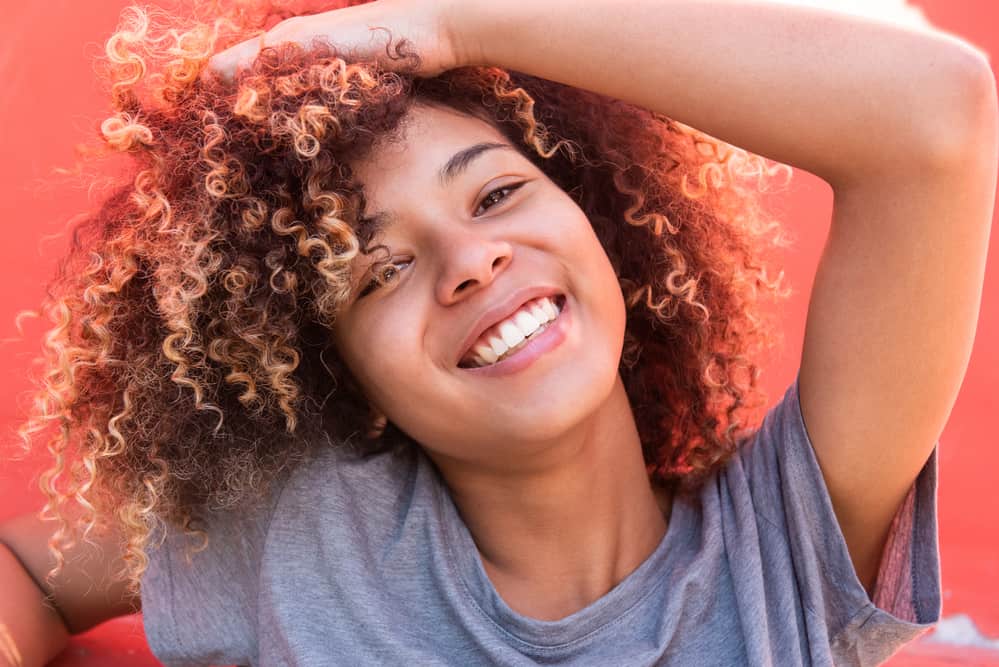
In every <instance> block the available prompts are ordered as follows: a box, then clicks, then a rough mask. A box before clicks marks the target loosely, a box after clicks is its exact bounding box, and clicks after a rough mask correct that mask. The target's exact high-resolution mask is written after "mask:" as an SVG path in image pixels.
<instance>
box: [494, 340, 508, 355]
mask: <svg viewBox="0 0 999 667" xmlns="http://www.w3.org/2000/svg"><path fill="white" fill-rule="evenodd" d="M489 345H490V346H491V347H492V349H493V353H494V354H495V355H496V356H500V355H501V354H503V353H504V352H506V351H507V350H509V349H510V346H509V345H507V344H506V343H504V342H503V339H502V338H500V337H499V336H490V337H489Z"/></svg>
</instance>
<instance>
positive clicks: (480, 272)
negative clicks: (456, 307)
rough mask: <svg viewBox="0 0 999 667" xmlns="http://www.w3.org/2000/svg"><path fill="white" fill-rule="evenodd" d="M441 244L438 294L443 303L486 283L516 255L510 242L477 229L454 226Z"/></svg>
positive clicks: (470, 293) (465, 294)
mask: <svg viewBox="0 0 999 667" xmlns="http://www.w3.org/2000/svg"><path fill="white" fill-rule="evenodd" d="M441 246H442V247H441V255H440V256H441V262H442V263H443V270H442V271H441V275H440V280H439V281H438V283H437V291H438V294H437V298H438V300H439V301H440V303H442V304H444V305H450V304H452V303H454V302H456V301H460V300H461V299H465V298H468V297H469V296H471V295H472V294H474V293H476V292H478V291H479V290H480V289H483V288H484V287H487V286H488V285H489V284H491V283H492V282H493V280H495V279H496V276H498V275H499V274H500V273H502V272H503V270H504V269H505V268H506V266H507V264H509V263H510V260H511V259H512V258H513V247H512V246H511V245H510V244H509V243H508V242H506V241H502V240H500V239H494V238H488V237H486V236H484V235H483V234H482V232H481V231H480V230H475V229H471V230H469V229H460V228H459V229H458V230H454V229H452V230H451V232H450V234H448V237H447V238H446V239H444V240H442V241H441Z"/></svg>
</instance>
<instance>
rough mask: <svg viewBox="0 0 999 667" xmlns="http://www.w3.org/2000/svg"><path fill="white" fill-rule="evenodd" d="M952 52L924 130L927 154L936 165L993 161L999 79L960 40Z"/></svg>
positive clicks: (984, 60)
mask: <svg viewBox="0 0 999 667" xmlns="http://www.w3.org/2000/svg"><path fill="white" fill-rule="evenodd" d="M955 41H956V42H957V46H955V47H954V48H952V49H950V51H951V53H954V54H955V57H953V58H949V59H948V60H947V63H948V64H947V66H946V67H944V68H943V69H944V71H945V72H946V76H944V77H941V79H942V80H943V82H942V83H941V84H940V85H939V86H938V90H939V93H938V94H937V104H935V105H933V108H935V109H936V112H935V114H934V117H933V118H931V120H930V125H931V126H930V128H929V129H927V130H925V131H924V133H923V135H924V136H925V137H926V140H927V141H926V144H927V147H926V150H925V154H927V155H929V156H930V157H931V159H932V161H933V163H934V164H940V165H948V166H949V165H954V164H955V163H967V162H968V161H969V160H972V161H976V162H977V161H980V160H982V159H984V160H993V159H994V156H995V153H996V146H995V143H996V136H997V123H999V103H997V99H996V79H995V74H994V73H993V71H992V67H991V65H990V64H989V60H988V56H986V55H985V54H984V53H983V52H981V51H979V50H978V49H977V48H975V47H974V46H971V45H969V44H967V43H965V42H962V41H960V40H956V39H955Z"/></svg>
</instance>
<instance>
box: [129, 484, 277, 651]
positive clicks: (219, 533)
mask: <svg viewBox="0 0 999 667" xmlns="http://www.w3.org/2000/svg"><path fill="white" fill-rule="evenodd" d="M274 502H275V500H274V498H268V499H267V500H265V501H262V502H261V503H260V504H259V505H258V506H256V507H254V508H252V509H247V508H243V509H238V510H227V511H216V512H211V513H207V514H202V515H201V519H202V522H199V524H198V525H197V527H198V528H202V529H204V530H206V531H207V532H208V534H209V541H208V546H207V547H206V548H205V549H204V550H202V551H199V552H197V553H193V554H191V556H190V559H191V562H190V564H189V563H188V562H187V559H186V558H185V552H186V551H190V550H192V549H193V548H196V547H197V546H200V544H201V541H200V540H199V539H198V538H197V537H191V538H189V537H187V536H186V535H185V534H184V532H183V530H181V529H179V528H175V527H173V526H169V527H166V528H160V529H158V530H157V532H154V538H155V539H154V540H153V541H152V542H151V544H152V545H153V546H151V547H150V548H149V549H147V556H148V558H149V562H148V566H147V569H146V572H145V573H144V575H143V578H142V585H141V589H140V590H141V596H142V622H143V627H144V629H145V633H146V639H147V641H148V643H149V648H150V650H151V651H152V653H153V655H155V656H156V657H157V658H158V659H159V660H160V661H161V662H162V663H163V664H164V665H166V666H167V667H181V666H184V667H186V666H188V665H233V664H238V665H248V664H251V663H252V662H254V661H255V660H256V650H257V642H256V608H257V587H258V586H257V584H258V580H259V572H260V559H261V554H262V552H263V548H264V541H265V538H266V535H267V530H268V526H269V523H270V518H271V516H272V514H273V506H274ZM159 531H163V532H159ZM164 532H165V534H166V538H165V540H164V541H163V542H162V544H160V545H159V546H156V545H157V544H158V538H159V536H160V535H162V534H163V533H164Z"/></svg>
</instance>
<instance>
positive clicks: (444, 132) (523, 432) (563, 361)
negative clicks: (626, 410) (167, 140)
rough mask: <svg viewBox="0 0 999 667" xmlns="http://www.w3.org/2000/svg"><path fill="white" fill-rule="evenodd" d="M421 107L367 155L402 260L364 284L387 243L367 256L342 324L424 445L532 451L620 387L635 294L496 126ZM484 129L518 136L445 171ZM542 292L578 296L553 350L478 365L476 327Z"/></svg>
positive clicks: (584, 223) (351, 350) (511, 459)
mask: <svg viewBox="0 0 999 667" xmlns="http://www.w3.org/2000/svg"><path fill="white" fill-rule="evenodd" d="M410 120H411V122H410V123H409V124H408V125H407V126H406V128H405V130H404V135H403V143H402V144H401V145H393V146H384V147H379V148H377V150H376V151H375V152H374V153H373V154H372V155H371V156H369V157H368V158H366V159H365V160H364V161H363V162H361V163H359V164H355V165H352V167H353V171H354V175H355V177H356V178H357V180H358V181H359V182H360V183H361V184H362V185H363V188H364V193H365V198H366V201H367V203H366V211H365V214H366V215H368V216H371V215H374V214H375V213H376V212H387V213H388V214H389V216H390V217H391V218H392V219H393V220H394V223H393V224H392V225H391V226H390V227H388V228H387V229H386V230H385V231H383V232H382V233H381V234H380V235H379V236H378V237H377V238H376V239H375V240H374V243H383V244H385V245H386V246H387V248H388V249H389V251H390V252H391V255H392V259H391V261H392V262H393V263H394V268H395V270H396V271H397V273H396V275H395V276H394V277H393V278H392V280H390V282H389V283H388V284H387V285H384V286H378V285H377V284H376V285H375V286H374V287H373V288H372V289H371V290H370V291H369V292H368V293H367V294H365V295H364V296H359V294H360V293H361V292H362V291H364V288H365V286H366V285H367V284H368V283H369V282H370V274H367V273H366V269H367V267H368V266H369V265H370V264H372V263H373V262H374V261H375V260H376V259H377V258H379V257H384V256H382V255H377V254H376V255H372V256H369V257H363V256H362V257H359V258H358V261H357V265H356V266H355V267H354V281H355V284H354V297H353V301H352V302H351V303H350V304H349V305H347V306H346V307H345V308H344V309H343V310H342V311H341V315H340V316H339V318H338V319H337V322H336V324H335V325H334V329H333V336H334V340H335V342H336V344H337V346H338V349H339V351H340V353H341V355H342V356H343V358H344V361H345V362H346V363H347V365H348V366H349V367H350V369H351V370H352V372H353V373H354V376H355V377H356V378H357V380H358V382H359V383H360V384H361V386H362V388H363V389H364V391H365V394H366V396H367V397H368V399H369V400H370V401H371V402H372V404H373V405H374V406H375V407H376V408H377V409H378V410H380V411H381V412H382V413H383V414H385V416H386V417H387V418H388V419H389V421H391V422H392V423H393V424H395V425H396V426H397V427H399V428H400V429H401V430H402V431H404V432H406V433H407V434H408V435H409V436H410V437H412V438H414V439H415V440H416V441H417V442H418V443H420V444H421V445H422V446H423V447H424V448H425V449H427V450H429V451H430V452H432V453H436V454H438V455H441V456H448V457H453V458H455V459H459V460H462V461H464V462H468V463H477V464H486V465H492V466H496V465H499V466H503V465H505V464H506V465H517V464H518V459H517V455H518V454H522V455H523V454H530V453H532V452H534V451H537V448H538V447H539V446H544V445H545V444H554V442H555V441H556V440H557V439H559V438H560V436H564V435H566V434H567V432H568V431H569V430H570V429H571V428H572V427H573V426H575V425H578V424H579V423H580V422H581V421H582V420H584V419H585V418H586V417H587V416H588V415H591V414H592V413H593V412H594V411H595V410H596V409H597V408H598V407H599V406H600V404H601V403H602V402H603V401H604V400H605V399H606V398H607V396H608V395H609V394H610V392H611V389H612V388H613V385H614V382H615V381H616V379H617V369H618V363H619V360H620V357H621V351H622V346H623V342H624V326H625V307H624V300H623V296H622V294H621V290H620V287H619V285H618V282H617V278H616V276H615V274H614V270H613V268H612V266H611V264H610V260H609V259H608V258H607V255H606V254H605V252H604V250H603V248H602V247H601V245H600V242H599V241H598V239H597V237H596V235H595V234H594V232H593V230H592V228H591V226H590V223H589V220H588V219H587V217H586V215H585V214H584V213H583V211H582V209H580V208H579V207H578V206H577V205H576V203H575V202H574V201H573V200H572V199H571V198H570V197H569V196H568V195H567V194H566V193H565V192H564V191H563V190H562V189H561V188H559V187H558V186H557V185H555V183H553V182H552V181H551V180H550V179H549V178H548V177H547V176H545V175H544V173H543V172H541V171H540V170H539V169H538V168H537V167H535V166H534V165H533V164H532V163H531V162H530V161H529V160H528V159H526V158H525V157H523V156H522V155H521V154H520V153H519V152H518V151H517V150H516V149H514V148H513V147H512V145H510V144H509V142H508V141H507V140H506V139H505V137H504V136H503V135H502V134H501V133H500V132H499V131H498V130H497V129H495V128H494V127H493V126H492V125H490V124H488V123H486V122H484V121H482V120H480V119H477V118H474V117H471V116H467V115H464V114H461V113H458V112H456V111H453V110H450V109H445V108H441V107H437V106H427V105H423V104H418V105H416V106H415V107H414V109H413V111H412V114H411V116H410ZM483 142H491V143H497V144H503V145H505V146H508V148H493V149H488V150H484V151H482V152H479V153H477V154H476V155H475V156H474V157H471V158H470V159H468V160H466V161H464V162H462V163H460V166H459V167H458V168H456V169H453V171H452V173H451V174H450V179H448V178H442V177H441V176H440V172H441V170H442V168H443V167H444V166H445V165H446V164H447V163H448V161H449V160H450V159H451V158H452V156H454V155H455V154H457V153H458V152H460V151H463V150H465V149H467V148H469V147H471V146H475V145H477V144H480V143H483ZM452 164H453V163H452ZM462 167H463V168H462ZM504 188H505V189H504ZM497 189H499V191H498V192H494V191H496V190H497ZM490 193H492V194H490ZM531 288H540V292H536V293H535V292H531V291H529V290H531ZM542 294H550V295H552V300H553V301H563V302H564V305H563V306H562V312H561V313H560V314H559V316H558V317H557V319H555V320H554V321H552V322H551V323H550V324H549V325H548V330H546V331H540V332H538V333H537V334H535V336H537V339H536V340H535V341H534V343H533V344H534V345H535V346H536V347H538V348H544V349H543V350H540V351H539V350H531V349H530V347H523V348H522V349H521V350H520V351H519V352H518V351H516V350H515V349H511V352H512V354H509V355H508V356H507V357H506V360H505V361H504V360H503V358H502V357H501V358H500V360H499V362H497V363H496V364H494V365H492V366H489V367H485V368H482V369H477V370H476V369H472V368H465V367H464V366H465V365H466V364H465V363H464V362H462V358H463V356H464V353H465V352H466V350H467V349H468V348H469V346H470V345H472V343H473V341H472V340H471V339H470V336H472V335H474V334H475V333H476V332H478V331H480V330H481V329H482V327H483V326H484V325H492V324H494V323H495V324H498V325H499V328H498V329H497V327H496V326H490V327H489V328H488V329H486V332H485V333H486V334H487V335H488V334H489V333H490V332H492V333H494V334H497V335H495V336H493V337H498V338H503V332H504V329H505V330H506V332H507V333H510V331H509V327H504V326H503V325H502V324H500V323H501V322H503V321H506V320H507V318H506V317H505V315H506V314H507V313H509V314H511V315H513V314H514V313H515V312H516V311H517V310H518V308H519V306H520V305H521V304H523V303H524V302H525V301H531V300H532V297H535V296H536V295H542ZM555 295H560V296H562V297H564V298H558V297H556V296H555ZM499 306H502V307H503V308H501V310H500V311H498V312H497V311H495V310H494V309H496V308H497V307H499ZM490 313H491V314H490ZM483 316H486V319H485V320H483ZM521 322H523V318H521ZM476 340H479V339H478V338H476ZM513 340H516V335H514V336H513ZM526 342H527V343H531V342H532V341H531V339H530V338H529V339H527V341H526ZM473 347H474V346H473ZM500 347H502V346H500ZM518 356H519V357H521V358H519V359H518ZM525 361H529V363H524V362H525ZM460 362H462V363H460ZM459 364H460V365H459ZM500 370H506V371H507V372H504V373H499V372H498V371H500ZM490 371H492V372H493V374H491V373H490ZM521 460H522V459H521Z"/></svg>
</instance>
